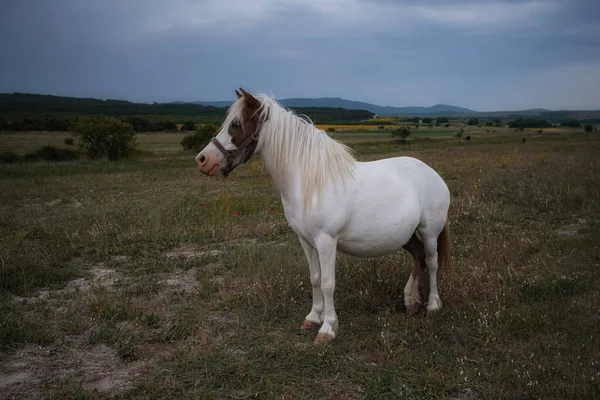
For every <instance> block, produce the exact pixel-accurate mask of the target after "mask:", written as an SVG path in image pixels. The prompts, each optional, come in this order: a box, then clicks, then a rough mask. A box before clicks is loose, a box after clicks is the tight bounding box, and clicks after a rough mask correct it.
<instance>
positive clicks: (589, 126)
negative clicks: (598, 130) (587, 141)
mask: <svg viewBox="0 0 600 400" xmlns="http://www.w3.org/2000/svg"><path fill="white" fill-rule="evenodd" d="M583 130H584V131H586V132H591V131H593V130H594V126H593V125H592V124H585V125H584V126H583Z"/></svg>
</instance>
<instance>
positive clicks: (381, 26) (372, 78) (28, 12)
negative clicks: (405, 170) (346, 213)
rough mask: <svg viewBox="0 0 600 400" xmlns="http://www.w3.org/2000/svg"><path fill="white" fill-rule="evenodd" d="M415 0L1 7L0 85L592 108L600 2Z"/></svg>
mask: <svg viewBox="0 0 600 400" xmlns="http://www.w3.org/2000/svg"><path fill="white" fill-rule="evenodd" d="M315 4H316V5H315ZM423 4H424V2H421V1H415V0H411V1H391V0H377V1H374V2H373V1H369V2H367V1H359V0H323V1H322V2H320V3H317V2H312V1H308V0H279V1H275V0H255V1H253V2H252V4H250V2H247V1H246V0H230V1H219V2H215V1H191V0H173V1H171V2H164V1H158V0H144V1H141V0H131V1H127V2H124V1H117V0H105V1H102V2H83V1H80V0H56V1H52V2H39V1H31V0H22V1H18V2H17V1H7V2H4V3H2V5H0V7H2V8H3V9H2V10H0V11H4V12H0V52H1V54H3V57H1V58H0V71H1V75H0V91H28V92H38V93H39V92H44V93H54V94H65V95H77V96H97V97H105V98H106V97H112V98H116V97H117V98H126V99H131V100H139V101H169V100H199V99H203V100H213V99H214V100H218V99H230V98H232V94H231V93H232V90H233V88H236V87H239V86H243V87H246V88H248V89H249V90H259V91H266V92H272V93H273V94H275V95H276V96H277V97H278V98H283V97H291V96H306V97H307V96H340V97H346V98H351V99H354V100H364V101H371V102H375V103H379V104H390V105H431V104H434V103H439V102H445V103H452V104H456V105H461V106H466V107H472V108H475V109H494V108H513V107H511V105H520V106H523V107H525V106H526V107H554V108H557V107H568V106H569V105H570V104H580V105H582V104H588V105H589V106H590V107H594V104H596V106H595V107H597V108H600V99H598V97H597V95H596V94H595V93H594V92H593V91H591V90H587V89H585V88H587V87H590V85H587V86H586V84H585V81H586V80H589V79H591V76H593V72H594V71H596V70H597V68H598V66H599V65H600V51H599V50H600V40H599V39H598V38H599V37H600V35H598V33H600V21H598V18H597V16H598V11H599V10H600V5H599V4H600V3H598V4H597V2H595V1H588V0H586V1H584V0H578V1H574V2H568V1H558V0H556V1H544V2H540V1H535V0H519V1H514V0H513V1H491V0H489V1H478V2H474V1H459V0H451V1H438V0H435V1H431V2H427V3H426V6H423ZM491 14H493V15H491ZM4 55H8V56H4ZM583 72H585V73H583ZM598 72H599V74H600V71H598ZM556 79H561V84H560V85H557V84H556V83H555V82H553V80H556ZM527 85H529V86H531V87H533V86H535V88H536V90H535V91H529V92H524V91H523V90H521V89H520V88H522V87H527ZM592 86H593V85H592ZM544 87H547V89H544V90H542V88H544ZM568 87H571V88H577V90H575V91H574V90H566V88H568ZM536 92H537V93H540V95H536V94H535V93H536ZM553 93H554V95H553ZM596 93H597V92H596Z"/></svg>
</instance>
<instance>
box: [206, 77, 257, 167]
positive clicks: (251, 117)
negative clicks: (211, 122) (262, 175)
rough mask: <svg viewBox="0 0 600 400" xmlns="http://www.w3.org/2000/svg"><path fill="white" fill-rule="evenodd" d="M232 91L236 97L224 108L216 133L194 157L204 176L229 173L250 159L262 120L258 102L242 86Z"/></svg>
mask: <svg viewBox="0 0 600 400" xmlns="http://www.w3.org/2000/svg"><path fill="white" fill-rule="evenodd" d="M240 91H241V92H242V93H240V92H238V91H237V90H236V91H235V94H236V95H237V98H238V100H237V101H236V102H235V103H233V104H232V106H231V107H230V108H229V110H228V111H227V117H226V118H225V122H223V125H221V129H220V131H219V133H217V135H216V136H215V137H213V138H212V140H211V142H210V143H209V144H208V145H206V147H204V149H202V151H201V152H200V153H198V155H197V156H196V162H197V163H198V169H199V170H200V171H201V172H202V173H203V174H206V175H208V176H215V175H217V174H218V173H219V172H220V173H221V175H223V176H227V175H229V173H230V172H231V171H233V170H234V169H235V168H236V167H237V166H238V165H240V164H242V163H245V162H246V161H248V159H250V157H251V156H252V154H254V151H255V150H256V146H257V145H258V139H259V135H260V130H261V128H262V123H263V122H264V121H265V119H266V118H265V116H264V115H262V107H261V102H260V101H259V100H258V99H257V98H256V97H254V96H252V95H251V94H250V93H248V92H246V91H245V90H244V89H241V88H240Z"/></svg>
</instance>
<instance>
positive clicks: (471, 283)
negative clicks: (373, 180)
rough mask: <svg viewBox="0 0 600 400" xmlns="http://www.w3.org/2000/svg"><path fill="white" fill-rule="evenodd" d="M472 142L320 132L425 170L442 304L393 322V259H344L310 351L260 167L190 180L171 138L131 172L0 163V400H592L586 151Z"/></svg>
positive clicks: (547, 139) (593, 166) (47, 137)
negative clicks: (444, 191) (442, 239)
mask: <svg viewBox="0 0 600 400" xmlns="http://www.w3.org/2000/svg"><path fill="white" fill-rule="evenodd" d="M480 129H481V128H480ZM479 133H480V134H478V135H477V136H473V140H471V141H470V142H467V141H464V140H462V141H459V140H457V139H456V138H453V137H443V136H440V135H431V137H428V135H426V134H423V135H421V137H420V138H417V139H415V140H413V141H410V142H409V144H401V143H398V142H392V141H390V140H389V139H388V138H387V137H386V136H384V135H380V136H377V135H374V134H370V135H369V134H365V133H356V134H351V133H348V134H346V135H338V136H337V137H336V138H337V139H340V140H342V141H347V142H348V143H349V144H350V145H351V147H352V148H353V149H354V150H355V151H356V154H357V157H358V158H359V159H361V160H371V159H378V158H383V157H391V156H396V155H411V156H415V157H418V158H420V159H422V160H423V161H425V162H427V163H428V164H429V165H431V166H432V167H433V168H435V169H436V170H437V171H439V173H440V174H441V175H442V177H443V178H444V179H445V180H446V182H447V183H448V186H449V187H450V190H451V193H452V204H451V211H450V219H451V230H452V235H453V246H454V252H453V262H454V270H453V273H452V274H450V273H449V272H448V271H441V275H440V277H439V284H440V295H441V297H442V301H443V302H444V307H443V308H442V309H441V310H440V311H439V312H437V313H435V314H432V315H427V314H426V313H425V312H423V311H422V312H420V313H418V314H417V315H414V316H408V315H407V314H406V312H405V310H404V306H403V303H402V288H403V286H404V284H405V283H406V280H407V278H408V274H409V272H410V268H411V260H410V256H409V255H408V253H404V252H401V253H398V254H394V255H389V256H387V257H382V258H373V259H358V258H353V257H349V256H343V255H340V256H339V257H338V262H337V287H336V294H335V299H336V310H337V312H338V315H339V318H340V333H339V336H338V338H337V339H336V340H335V341H334V343H332V344H331V345H324V346H313V345H312V340H313V338H314V336H315V334H316V332H315V331H301V330H300V329H299V326H300V324H301V323H302V321H303V319H304V316H305V315H306V314H307V313H308V311H309V310H310V305H311V291H310V282H309V276H308V266H307V263H306V260H305V258H304V254H303V252H302V249H301V247H300V244H299V242H298V239H297V237H296V236H295V235H294V233H293V232H292V231H291V229H290V228H289V227H288V225H287V223H286V221H285V218H284V216H283V213H282V208H281V204H280V200H279V197H278V195H277V193H276V191H275V189H274V186H273V184H272V182H271V179H270V177H269V176H268V175H267V174H266V172H265V170H264V168H263V167H262V165H261V163H260V161H259V160H258V159H256V158H253V159H252V160H251V161H250V162H249V163H248V164H245V165H243V166H241V167H239V168H238V169H237V170H236V171H235V172H234V173H232V174H231V176H230V177H229V178H227V179H224V178H213V179H208V178H206V177H204V176H201V174H200V173H199V172H198V171H197V170H196V166H195V163H194V160H193V157H194V154H192V153H187V152H184V151H183V150H181V146H180V144H179V142H180V140H181V137H182V135H180V134H162V135H161V134H144V135H139V139H138V140H139V143H140V145H141V148H142V149H143V150H146V152H144V153H142V154H141V155H139V156H137V157H136V158H135V159H132V160H128V161H123V162H112V163H108V162H64V163H54V164H53V163H45V162H40V163H29V164H10V165H0V186H1V187H2V190H1V191H0V393H2V396H0V397H2V398H36V399H37V398H58V399H65V398H80V399H85V398H93V399H95V398H101V399H102V398H109V397H110V398H123V399H130V398H135V399H138V398H152V399H161V398H178V399H179V398H235V399H238V398H248V397H253V398H254V397H255V398H278V399H280V398H335V399H354V398H369V399H371V398H378V399H379V398H418V399H423V398H453V399H462V400H470V399H496V398H500V399H533V398H536V399H537V398H542V399H549V398H557V399H584V398H585V399H593V398H600V340H599V334H600V314H599V312H598V305H599V304H600V287H599V284H600V279H599V272H598V271H599V267H600V249H599V246H600V235H599V234H598V232H599V229H600V220H599V216H600V159H599V158H598V154H600V141H599V140H598V139H597V135H594V134H583V133H561V132H553V133H543V134H541V135H539V134H536V133H533V132H525V133H515V132H511V131H505V135H504V136H502V135H500V132H495V133H493V132H485V131H482V132H479ZM486 133H487V134H486ZM523 136H527V142H526V143H525V144H523V143H522V142H521V138H522V137H523ZM64 137H66V135H62V134H0V148H1V150H2V151H14V152H17V153H20V154H24V153H26V152H27V151H31V150H35V149H37V148H39V147H41V146H42V145H45V144H49V143H48V141H51V142H52V143H56V144H61V143H62V140H63V139H64ZM426 288H427V282H424V285H423V292H424V294H426Z"/></svg>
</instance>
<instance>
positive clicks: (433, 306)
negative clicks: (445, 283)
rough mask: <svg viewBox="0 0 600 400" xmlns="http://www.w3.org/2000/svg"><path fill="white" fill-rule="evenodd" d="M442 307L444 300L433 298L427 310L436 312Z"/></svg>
mask: <svg viewBox="0 0 600 400" xmlns="http://www.w3.org/2000/svg"><path fill="white" fill-rule="evenodd" d="M440 308H442V301H441V300H440V299H431V300H429V302H428V304H427V312H434V311H437V310H439V309H440Z"/></svg>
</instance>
